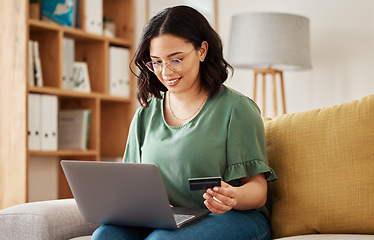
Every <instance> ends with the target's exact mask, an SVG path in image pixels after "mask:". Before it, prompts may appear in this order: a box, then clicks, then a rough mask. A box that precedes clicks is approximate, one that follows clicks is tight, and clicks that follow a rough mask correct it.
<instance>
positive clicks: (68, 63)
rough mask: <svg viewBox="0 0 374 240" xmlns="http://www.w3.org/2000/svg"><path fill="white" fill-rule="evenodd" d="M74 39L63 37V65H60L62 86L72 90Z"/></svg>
mask: <svg viewBox="0 0 374 240" xmlns="http://www.w3.org/2000/svg"><path fill="white" fill-rule="evenodd" d="M74 48H75V42H74V39H71V38H64V39H63V51H62V54H63V65H62V86H63V88H64V89H68V90H72V89H73V88H74V80H73V63H74V58H75V54H74Z"/></svg>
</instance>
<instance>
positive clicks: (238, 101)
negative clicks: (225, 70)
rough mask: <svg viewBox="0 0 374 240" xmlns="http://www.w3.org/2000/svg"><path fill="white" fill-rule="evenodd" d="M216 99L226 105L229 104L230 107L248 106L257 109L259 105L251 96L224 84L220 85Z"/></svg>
mask: <svg viewBox="0 0 374 240" xmlns="http://www.w3.org/2000/svg"><path fill="white" fill-rule="evenodd" d="M218 99H219V101H222V103H223V104H225V105H226V106H227V104H229V105H230V107H232V108H243V107H249V108H250V109H254V110H256V111H259V107H258V106H257V104H256V103H255V102H254V101H253V100H252V99H251V98H249V97H247V96H245V95H244V94H242V93H240V92H239V91H237V90H234V89H232V88H230V87H228V86H225V85H222V87H221V90H220V92H219V95H218Z"/></svg>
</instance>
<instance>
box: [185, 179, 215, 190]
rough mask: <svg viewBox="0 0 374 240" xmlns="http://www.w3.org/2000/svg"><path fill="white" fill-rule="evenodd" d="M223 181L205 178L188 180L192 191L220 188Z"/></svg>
mask: <svg viewBox="0 0 374 240" xmlns="http://www.w3.org/2000/svg"><path fill="white" fill-rule="evenodd" d="M221 181H222V178H221V177H204V178H190V179H188V182H189V184H190V191H196V190H206V189H208V188H213V187H220V186H221Z"/></svg>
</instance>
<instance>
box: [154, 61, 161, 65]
mask: <svg viewBox="0 0 374 240" xmlns="http://www.w3.org/2000/svg"><path fill="white" fill-rule="evenodd" d="M160 64H161V62H160V61H159V62H152V65H153V66H159V65H160Z"/></svg>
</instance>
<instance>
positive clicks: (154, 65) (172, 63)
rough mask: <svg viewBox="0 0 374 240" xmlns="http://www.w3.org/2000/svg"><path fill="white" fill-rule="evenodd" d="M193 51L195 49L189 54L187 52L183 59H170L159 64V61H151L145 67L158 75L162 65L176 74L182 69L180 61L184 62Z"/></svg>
mask: <svg viewBox="0 0 374 240" xmlns="http://www.w3.org/2000/svg"><path fill="white" fill-rule="evenodd" d="M193 50H195V48H193V49H192V50H191V52H189V53H188V54H187V55H186V56H185V57H183V58H179V59H170V60H169V61H167V62H161V61H159V62H153V61H149V62H147V63H146V64H145V65H146V66H147V68H148V69H149V70H150V71H151V72H153V73H160V72H161V71H162V69H163V68H164V64H166V66H168V68H169V69H170V70H171V71H173V72H178V71H180V70H182V68H183V62H182V61H183V60H184V58H186V57H187V56H188V55H190V53H192V51H193Z"/></svg>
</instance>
